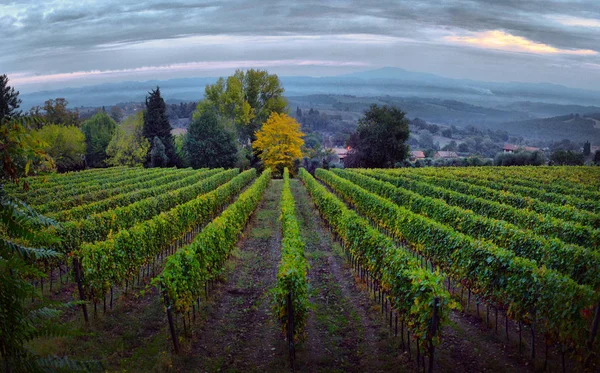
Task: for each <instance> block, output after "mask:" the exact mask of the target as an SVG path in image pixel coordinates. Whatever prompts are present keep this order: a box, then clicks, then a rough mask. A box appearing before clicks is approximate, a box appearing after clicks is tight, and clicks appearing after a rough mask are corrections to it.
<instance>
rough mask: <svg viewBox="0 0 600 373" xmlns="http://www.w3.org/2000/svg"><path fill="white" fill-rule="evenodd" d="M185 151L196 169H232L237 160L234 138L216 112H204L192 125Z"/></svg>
mask: <svg viewBox="0 0 600 373" xmlns="http://www.w3.org/2000/svg"><path fill="white" fill-rule="evenodd" d="M183 150H184V153H185V155H186V160H187V163H188V164H189V165H190V166H192V167H194V168H202V167H210V168H215V167H225V168H231V167H233V166H234V165H235V163H236V160H237V152H238V151H237V147H236V144H235V139H234V136H233V135H232V134H231V132H229V131H228V130H227V129H225V126H224V125H223V124H222V123H221V121H220V119H219V117H218V116H217V114H216V113H215V112H214V111H204V112H202V113H201V114H200V115H199V116H196V119H194V121H193V122H192V123H191V124H190V127H189V129H188V133H187V134H186V136H185V140H184V144H183Z"/></svg>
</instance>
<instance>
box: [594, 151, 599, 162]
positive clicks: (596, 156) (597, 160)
mask: <svg viewBox="0 0 600 373" xmlns="http://www.w3.org/2000/svg"><path fill="white" fill-rule="evenodd" d="M594 163H595V164H597V165H600V150H596V152H595V153H594Z"/></svg>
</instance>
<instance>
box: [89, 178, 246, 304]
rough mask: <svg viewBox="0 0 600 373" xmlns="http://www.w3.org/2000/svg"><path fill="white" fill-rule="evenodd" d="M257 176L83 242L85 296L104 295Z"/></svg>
mask: <svg viewBox="0 0 600 373" xmlns="http://www.w3.org/2000/svg"><path fill="white" fill-rule="evenodd" d="M255 176H256V170H254V169H251V170H248V171H245V172H243V173H241V174H239V175H237V176H236V177H234V178H233V179H231V180H230V181H228V182H227V183H225V184H223V185H221V186H219V187H218V188H217V189H215V190H213V191H211V192H208V193H206V194H202V195H200V196H198V197H197V198H194V199H192V200H190V201H189V202H186V203H183V204H180V205H178V206H176V207H174V208H173V209H171V210H169V211H165V212H162V213H160V214H159V215H156V216H154V217H153V218H152V219H150V220H146V221H143V222H141V223H138V224H136V225H134V226H133V227H131V228H129V229H124V230H121V231H119V232H118V233H116V234H115V235H113V236H112V237H110V238H109V239H107V240H105V241H97V242H94V243H87V244H83V245H82V247H81V249H80V250H79V251H78V253H77V255H78V256H79V259H80V261H81V266H82V269H83V283H84V286H85V291H86V297H87V298H89V297H91V296H94V297H97V298H99V297H101V296H102V295H103V294H105V292H106V291H107V290H108V289H109V288H110V287H112V286H113V285H115V284H120V283H122V282H123V281H124V280H126V279H129V278H131V277H132V276H133V275H134V274H136V273H137V272H138V270H139V268H140V267H142V266H143V265H145V264H148V262H149V261H151V260H152V259H153V258H154V257H155V256H157V255H158V254H160V253H162V252H164V251H165V249H166V248H168V247H169V244H170V243H172V242H174V241H175V240H177V239H178V238H180V237H181V236H183V235H184V234H185V233H186V232H189V231H190V230H192V228H194V227H196V226H200V225H203V224H205V223H206V222H207V221H209V220H210V219H211V218H212V217H213V216H214V215H216V214H217V213H218V212H219V210H220V209H221V208H222V207H224V206H225V205H226V204H227V203H229V201H230V200H231V199H232V198H233V197H235V196H237V194H238V193H239V192H240V191H241V190H242V189H243V188H244V187H245V186H246V185H247V184H248V183H249V182H250V181H252V179H254V178H255Z"/></svg>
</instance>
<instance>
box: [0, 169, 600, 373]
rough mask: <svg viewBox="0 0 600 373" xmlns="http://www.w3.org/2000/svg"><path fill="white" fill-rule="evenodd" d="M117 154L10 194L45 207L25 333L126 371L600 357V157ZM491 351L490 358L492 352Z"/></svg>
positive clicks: (53, 348) (530, 364) (550, 364)
mask: <svg viewBox="0 0 600 373" xmlns="http://www.w3.org/2000/svg"><path fill="white" fill-rule="evenodd" d="M295 176H296V177H295V178H294V177H291V176H290V172H289V171H288V169H285V172H284V173H283V178H282V179H272V177H273V175H272V174H271V171H270V170H266V171H263V172H260V173H257V171H256V170H255V169H250V170H247V171H239V170H237V169H199V170H193V169H175V168H173V169H170V168H150V169H144V168H126V167H116V168H107V169H95V170H86V171H81V172H74V173H66V174H60V175H50V176H38V177H30V178H27V179H26V182H27V185H28V188H29V189H28V190H26V191H24V190H22V188H19V187H17V186H14V185H7V186H6V190H7V192H8V193H9V194H10V195H11V196H13V197H15V198H18V199H20V200H22V201H24V202H25V203H27V205H28V206H29V207H30V208H31V209H32V210H34V211H36V212H39V213H41V214H43V215H44V216H46V217H48V218H50V219H52V220H53V221H54V222H53V223H51V224H47V225H46V226H44V227H40V228H39V229H40V230H41V233H43V234H45V235H48V236H54V237H57V238H58V239H55V240H53V241H52V242H51V243H50V248H52V249H54V250H56V251H58V252H59V253H60V254H62V255H60V256H49V257H47V258H42V259H39V260H38V261H37V263H36V266H37V268H39V270H40V274H41V275H40V276H39V277H35V278H31V279H30V280H31V283H32V284H33V285H34V286H35V289H36V295H35V296H34V297H32V304H33V303H35V302H38V300H37V298H41V297H45V298H48V299H51V300H53V301H60V302H71V301H78V302H77V303H74V304H73V305H72V307H71V308H70V311H69V312H67V313H66V314H65V316H64V320H63V321H64V322H65V323H66V324H72V325H74V326H75V327H76V329H77V330H78V331H79V334H76V335H75V336H73V337H67V338H64V337H60V338H58V337H52V336H48V337H46V339H44V340H43V342H42V343H40V344H38V345H35V346H33V348H35V349H37V350H39V351H41V352H48V353H51V354H56V355H59V356H61V355H64V354H67V355H69V354H71V355H74V357H75V358H81V357H83V358H85V359H90V358H92V359H97V360H99V361H101V362H102V363H103V364H104V366H105V368H106V370H108V371H117V370H127V371H148V370H155V371H170V370H174V371H188V370H194V371H196V370H197V371H219V370H228V371H255V370H256V371H260V370H262V371H285V370H290V369H293V370H298V371H307V372H308V371H310V372H312V371H331V370H332V369H334V368H335V369H339V370H340V371H389V370H390V369H394V370H401V371H415V370H422V371H482V370H503V371H515V370H516V371H544V370H545V371H556V372H561V371H595V370H596V369H598V367H599V365H598V364H599V360H598V355H599V353H600V342H599V339H600V338H599V337H598V334H599V323H600V169H599V168H597V167H595V168H594V167H518V168H517V167H514V168H512V167H510V168H509V167H505V168H495V167H479V168H474V167H473V168H444V169H440V168H422V169H385V170H383V169H346V170H342V169H331V170H325V169H317V170H316V171H315V173H314V175H311V174H310V173H309V172H308V171H306V170H305V169H300V170H299V171H298V173H297V175H295ZM478 351H483V353H484V354H485V353H486V351H487V354H488V355H489V356H485V355H484V356H482V355H481V353H479V352H478Z"/></svg>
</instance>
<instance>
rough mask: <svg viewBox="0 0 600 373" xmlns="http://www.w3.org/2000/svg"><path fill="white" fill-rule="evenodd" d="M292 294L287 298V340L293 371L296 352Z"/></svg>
mask: <svg viewBox="0 0 600 373" xmlns="http://www.w3.org/2000/svg"><path fill="white" fill-rule="evenodd" d="M292 299H293V297H292V292H291V291H290V292H289V293H288V296H287V316H288V319H287V340H288V348H289V353H290V364H291V365H292V370H294V360H296V350H295V347H294V304H293V303H292Z"/></svg>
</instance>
